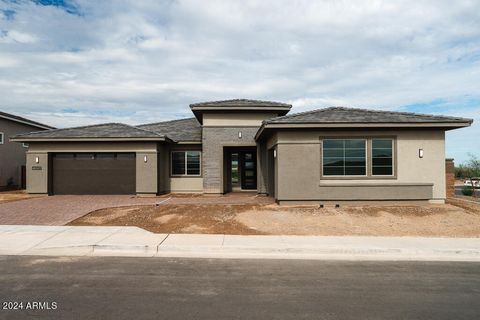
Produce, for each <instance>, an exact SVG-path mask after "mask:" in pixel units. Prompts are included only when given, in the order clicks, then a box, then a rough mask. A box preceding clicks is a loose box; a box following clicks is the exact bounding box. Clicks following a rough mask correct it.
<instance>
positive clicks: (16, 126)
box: [0, 118, 42, 187]
mask: <svg viewBox="0 0 480 320" xmlns="http://www.w3.org/2000/svg"><path fill="white" fill-rule="evenodd" d="M40 130H42V129H40V128H38V127H33V126H29V125H26V124H22V123H18V122H15V121H11V120H8V119H3V118H0V132H3V134H4V143H3V144H0V187H3V186H6V185H7V181H8V180H9V179H10V178H12V179H13V184H14V185H16V186H18V185H20V182H21V181H20V179H21V176H20V174H21V171H20V170H21V166H24V165H25V164H26V151H27V148H24V147H23V146H22V143H19V142H10V141H9V139H10V137H13V136H15V135H17V134H21V133H27V132H32V131H40Z"/></svg>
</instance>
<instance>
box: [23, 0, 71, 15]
mask: <svg viewBox="0 0 480 320" xmlns="http://www.w3.org/2000/svg"><path fill="white" fill-rule="evenodd" d="M32 1H33V2H34V3H35V4H37V5H42V6H54V7H58V8H61V9H63V10H65V11H66V12H67V13H70V14H74V15H77V16H80V15H81V12H80V9H79V7H78V6H77V5H76V4H75V3H73V2H72V1H68V0H32Z"/></svg>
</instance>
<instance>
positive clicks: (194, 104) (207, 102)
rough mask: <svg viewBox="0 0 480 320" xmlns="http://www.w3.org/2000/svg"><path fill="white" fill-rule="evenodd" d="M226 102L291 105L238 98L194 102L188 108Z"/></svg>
mask: <svg viewBox="0 0 480 320" xmlns="http://www.w3.org/2000/svg"><path fill="white" fill-rule="evenodd" d="M227 102H253V103H255V102H259V103H270V104H276V105H283V106H285V107H287V106H291V104H288V103H284V102H276V101H271V100H259V99H246V98H238V99H225V100H211V101H203V102H196V103H192V104H190V107H192V106H198V105H203V104H221V103H227Z"/></svg>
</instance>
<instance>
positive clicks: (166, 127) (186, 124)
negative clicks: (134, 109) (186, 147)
mask: <svg viewBox="0 0 480 320" xmlns="http://www.w3.org/2000/svg"><path fill="white" fill-rule="evenodd" d="M137 127H138V128H142V129H146V130H149V131H153V132H156V133H158V134H162V135H165V136H167V137H169V138H170V139H172V140H174V141H202V126H201V125H200V123H199V122H198V120H197V119H195V118H187V119H179V120H171V121H164V122H157V123H148V124H142V125H139V126H137Z"/></svg>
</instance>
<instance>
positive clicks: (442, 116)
mask: <svg viewBox="0 0 480 320" xmlns="http://www.w3.org/2000/svg"><path fill="white" fill-rule="evenodd" d="M328 110H346V111H349V110H352V111H363V112H368V113H380V114H382V113H383V114H385V113H387V114H394V115H406V116H422V117H427V118H431V119H435V118H438V117H441V118H446V119H455V120H464V121H467V122H470V123H471V122H472V119H468V118H462V117H454V116H446V115H441V114H440V115H432V114H425V113H416V112H404V111H390V110H374V109H365V108H355V107H344V106H331V107H326V108H319V109H313V110H308V111H303V112H298V113H293V114H287V115H284V116H280V117H275V118H271V119H268V120H265V121H264V122H267V123H268V122H270V121H275V120H281V119H285V118H287V119H288V118H293V117H295V116H299V115H305V114H309V113H316V112H324V111H328Z"/></svg>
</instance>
